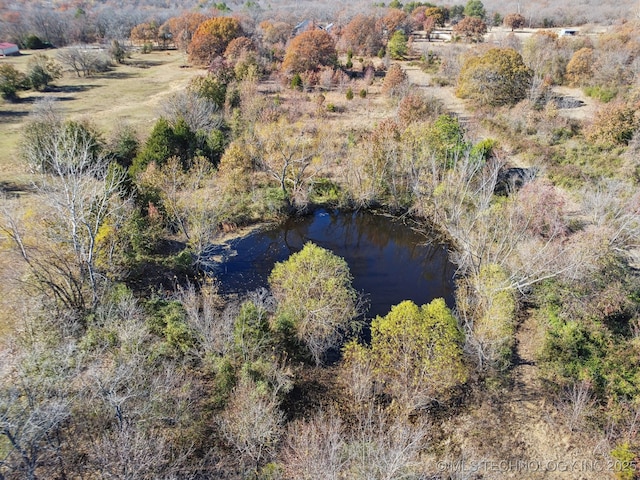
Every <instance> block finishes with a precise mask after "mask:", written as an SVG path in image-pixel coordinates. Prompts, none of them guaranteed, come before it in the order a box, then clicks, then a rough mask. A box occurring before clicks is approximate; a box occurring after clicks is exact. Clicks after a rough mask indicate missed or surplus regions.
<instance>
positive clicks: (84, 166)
mask: <svg viewBox="0 0 640 480" xmlns="http://www.w3.org/2000/svg"><path fill="white" fill-rule="evenodd" d="M33 123H34V124H36V123H37V122H33ZM23 143H24V145H25V147H23V154H24V155H26V160H27V161H28V162H29V163H30V164H32V165H33V166H35V167H37V168H38V170H39V171H40V172H41V173H42V176H40V177H39V178H38V179H37V182H36V188H37V189H38V191H39V193H40V194H41V199H42V200H41V203H42V207H43V209H44V212H45V215H46V217H47V218H46V221H45V220H44V219H43V225H45V226H46V228H44V230H43V231H41V232H39V238H38V239H37V240H36V241H35V242H34V239H33V238H31V237H29V235H28V234H27V233H26V232H25V230H24V229H23V228H22V227H21V226H20V225H19V224H18V223H17V222H16V221H15V219H13V218H12V217H11V216H8V218H7V221H6V224H5V225H3V230H4V231H5V233H6V234H7V235H8V236H9V238H11V239H12V240H13V242H14V244H15V245H16V247H17V248H18V251H19V253H20V256H21V258H22V259H23V260H24V261H25V262H26V264H27V266H28V267H29V269H30V271H31V273H32V276H33V281H34V287H36V288H37V289H38V290H39V291H41V292H42V293H44V294H46V295H48V296H50V297H51V298H52V299H54V300H57V301H59V302H60V303H61V304H62V305H64V306H65V307H66V308H69V309H70V310H76V311H82V310H84V309H86V308H87V307H89V306H95V305H96V304H97V302H98V299H99V297H100V294H101V292H102V287H103V285H104V277H103V275H102V272H101V271H100V269H99V268H98V266H97V249H98V242H97V239H98V236H99V233H100V229H101V227H102V226H103V224H104V223H105V222H107V221H112V222H114V223H115V224H117V223H118V222H119V221H121V220H122V219H121V218H120V217H119V215H120V213H121V212H122V211H123V209H124V206H125V205H126V201H123V200H122V198H121V196H120V194H121V193H122V188H123V184H124V180H125V178H124V174H123V173H122V172H117V171H114V170H111V169H109V162H108V159H106V158H105V157H104V155H103V152H102V151H101V149H100V148H99V146H98V145H96V137H95V136H94V135H92V134H91V133H90V131H89V130H88V129H87V128H86V127H84V126H83V125H82V124H79V123H77V122H61V121H60V122H56V121H53V122H52V121H47V120H45V121H41V122H40V125H35V128H30V129H27V131H26V133H25V139H24V141H23Z"/></svg>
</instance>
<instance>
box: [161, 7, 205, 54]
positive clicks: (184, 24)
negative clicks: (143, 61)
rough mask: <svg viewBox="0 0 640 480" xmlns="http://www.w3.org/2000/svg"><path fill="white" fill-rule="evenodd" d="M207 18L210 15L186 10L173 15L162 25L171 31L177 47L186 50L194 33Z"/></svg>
mask: <svg viewBox="0 0 640 480" xmlns="http://www.w3.org/2000/svg"><path fill="white" fill-rule="evenodd" d="M207 18H209V17H208V16H207V15H205V14H204V13H199V12H184V13H183V14H182V15H179V16H177V17H171V18H170V19H169V20H167V21H166V22H165V23H164V24H163V25H162V28H166V29H167V30H168V31H169V32H170V33H171V38H172V39H173V42H174V43H175V44H176V47H178V48H179V49H180V50H186V49H187V47H188V46H189V43H191V39H192V38H193V35H194V33H195V32H196V30H197V29H198V27H199V26H200V25H201V24H202V22H204V21H205V20H207Z"/></svg>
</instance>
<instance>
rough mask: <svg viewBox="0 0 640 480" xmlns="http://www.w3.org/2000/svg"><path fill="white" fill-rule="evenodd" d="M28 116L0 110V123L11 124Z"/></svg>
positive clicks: (26, 113)
mask: <svg viewBox="0 0 640 480" xmlns="http://www.w3.org/2000/svg"><path fill="white" fill-rule="evenodd" d="M28 115H29V112H16V111H15V110H0V122H12V121H15V120H20V119H21V118H24V117H26V116H28Z"/></svg>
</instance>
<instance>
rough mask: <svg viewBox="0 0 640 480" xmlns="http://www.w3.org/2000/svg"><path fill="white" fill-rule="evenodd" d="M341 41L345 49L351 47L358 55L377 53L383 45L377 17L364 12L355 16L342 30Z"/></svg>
mask: <svg viewBox="0 0 640 480" xmlns="http://www.w3.org/2000/svg"><path fill="white" fill-rule="evenodd" d="M341 43H342V45H343V48H344V50H349V49H350V50H351V51H353V52H354V53H355V54H357V55H370V56H373V55H376V54H377V53H378V52H379V51H380V49H381V48H382V46H383V43H382V32H381V31H380V29H379V28H377V26H376V18H375V17H373V16H367V15H363V14H360V15H356V16H355V17H353V19H352V20H351V21H350V22H349V23H348V24H347V26H346V27H344V29H343V31H342V38H341Z"/></svg>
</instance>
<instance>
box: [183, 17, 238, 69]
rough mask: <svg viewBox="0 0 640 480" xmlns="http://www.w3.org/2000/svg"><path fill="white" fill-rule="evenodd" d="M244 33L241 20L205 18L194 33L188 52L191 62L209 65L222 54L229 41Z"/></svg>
mask: <svg viewBox="0 0 640 480" xmlns="http://www.w3.org/2000/svg"><path fill="white" fill-rule="evenodd" d="M242 35H243V32H242V28H241V26H240V22H239V21H238V20H236V19H235V18H232V17H215V18H210V19H209V20H205V21H204V22H202V23H201V24H200V26H199V27H198V29H197V30H196V31H195V33H194V34H193V38H192V39H191V43H190V44H189V48H188V53H189V60H190V61H191V62H194V63H197V64H200V65H208V64H209V63H211V62H212V61H213V59H214V58H215V57H219V56H222V55H223V54H224V51H225V50H226V48H227V46H228V45H229V42H231V40H233V39H234V38H237V37H241V36H242Z"/></svg>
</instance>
